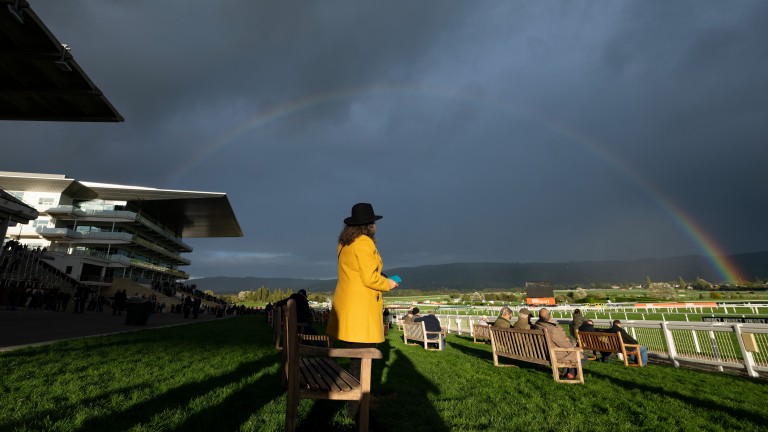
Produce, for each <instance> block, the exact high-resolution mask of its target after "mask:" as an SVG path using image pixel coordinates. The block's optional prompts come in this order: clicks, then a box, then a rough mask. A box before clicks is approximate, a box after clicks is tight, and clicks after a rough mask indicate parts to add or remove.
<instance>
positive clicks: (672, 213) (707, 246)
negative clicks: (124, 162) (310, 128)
mask: <svg viewBox="0 0 768 432" xmlns="http://www.w3.org/2000/svg"><path fill="white" fill-rule="evenodd" d="M386 94H397V95H401V94H407V95H418V96H428V97H437V98H442V99H450V100H454V101H459V102H466V103H470V104H480V105H486V106H492V107H493V108H496V109H499V110H503V111H506V112H510V113H513V114H515V115H518V116H521V117H525V118H526V119H529V120H531V121H533V122H535V123H537V124H540V125H542V126H544V127H546V128H548V129H551V130H554V131H556V132H558V133H560V134H562V135H563V136H566V137H568V138H569V139H570V140H571V141H573V142H574V143H576V144H578V145H579V146H581V147H582V148H584V149H586V150H587V151H589V152H590V153H592V154H593V155H595V156H596V157H598V158H599V159H600V160H602V161H603V162H605V163H606V164H607V165H609V166H611V167H612V168H614V169H615V170H616V171H617V172H619V173H620V174H623V175H624V176H626V177H627V178H628V179H629V180H630V181H632V182H633V183H634V184H635V185H636V186H637V187H638V188H639V189H641V190H642V191H644V192H645V193H646V194H648V195H649V196H650V197H651V199H652V200H653V201H654V202H655V203H656V204H657V205H658V206H659V208H660V209H662V211H664V212H665V213H666V214H667V215H668V216H669V217H670V218H671V219H672V220H673V221H674V222H675V224H676V225H677V226H678V227H679V228H680V229H681V230H682V232H684V233H685V234H686V236H687V237H688V238H690V239H691V241H692V242H693V243H694V244H695V245H696V246H697V248H698V249H699V250H701V251H702V253H703V254H704V256H705V257H706V258H707V259H708V260H709V261H710V262H711V264H712V266H713V268H714V269H715V270H716V271H717V273H718V274H719V275H720V277H721V278H722V281H724V282H739V281H743V280H745V278H744V277H743V276H742V274H741V272H740V270H739V268H738V267H737V266H736V265H735V264H734V263H733V262H732V261H731V260H730V259H729V258H728V256H727V255H726V254H725V253H724V251H723V250H722V248H721V247H720V246H719V245H718V244H717V242H716V241H715V239H714V238H713V237H712V236H711V235H709V234H708V233H707V232H706V231H705V230H704V228H703V227H702V226H701V225H700V224H699V223H698V222H697V221H696V220H695V219H694V217H693V216H691V215H690V214H688V213H687V212H686V211H685V209H683V208H682V207H681V206H679V205H678V204H676V203H675V202H674V200H672V198H671V197H669V196H668V195H667V194H666V193H665V192H664V191H662V190H660V189H659V188H658V187H656V186H654V185H653V184H652V183H651V182H649V181H648V180H647V179H646V178H645V177H643V176H642V175H641V174H640V173H639V172H638V171H637V170H636V169H634V168H633V167H631V166H630V165H628V164H627V163H626V162H624V161H623V160H621V159H620V158H618V157H617V156H616V155H615V154H613V153H612V152H610V151H609V150H608V149H606V148H605V147H604V146H603V145H601V144H600V143H599V142H598V141H597V140H595V139H592V138H591V137H589V136H587V135H586V134H584V133H583V132H581V131H579V130H577V129H575V128H573V127H571V126H568V125H565V124H563V123H561V122H558V121H556V120H553V119H549V118H545V117H542V116H541V115H536V114H535V113H533V112H531V111H528V110H525V109H522V108H521V107H518V106H514V105H513V104H511V103H508V102H505V103H500V102H497V101H494V100H489V99H487V98H482V97H478V96H477V95H467V94H461V93H456V92H455V91H441V90H435V89H425V88H418V87H412V86H376V87H361V88H349V89H343V90H339V91H334V92H327V93H318V94H314V95H310V96H307V97H304V98H299V99H296V100H292V101H288V102H286V103H284V104H280V105H277V106H274V107H271V108H270V109H267V110H264V111H261V112H259V113H257V114H255V115H254V116H252V117H250V118H248V119H246V120H245V121H242V122H240V123H238V124H236V125H234V126H233V127H231V128H230V129H229V130H228V131H226V133H224V134H222V135H221V136H220V137H219V138H218V139H216V140H215V141H213V142H211V143H210V144H209V145H208V146H206V148H205V149H204V150H203V151H201V152H199V153H197V154H196V155H195V154H192V155H190V157H189V158H188V159H187V160H185V161H182V162H181V163H180V164H178V165H177V167H176V169H175V170H171V171H170V174H169V178H168V183H169V184H174V183H176V182H178V181H179V179H181V178H184V177H185V176H186V175H187V174H188V173H191V172H193V171H194V169H195V168H197V167H198V166H200V165H201V164H203V163H204V162H205V161H206V160H208V159H209V158H210V157H211V156H213V155H215V154H216V153H218V152H220V151H222V150H223V149H225V148H226V147H229V146H231V145H233V144H234V143H236V142H238V140H239V138H241V137H243V136H244V135H246V134H247V133H249V132H251V131H253V130H255V129H258V128H261V127H263V126H264V125H266V124H268V123H270V122H274V121H276V120H279V119H282V118H285V117H288V116H291V115H295V114H297V113H299V112H301V111H303V110H306V109H309V108H312V107H315V106H318V105H322V104H327V103H331V102H334V101H339V100H344V99H350V98H360V97H368V96H374V95H386Z"/></svg>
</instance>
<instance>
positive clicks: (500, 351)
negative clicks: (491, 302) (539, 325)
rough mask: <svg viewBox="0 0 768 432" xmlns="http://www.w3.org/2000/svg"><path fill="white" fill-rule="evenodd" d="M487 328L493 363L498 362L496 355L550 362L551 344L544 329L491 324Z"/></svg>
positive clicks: (540, 362)
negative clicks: (501, 326) (494, 325)
mask: <svg viewBox="0 0 768 432" xmlns="http://www.w3.org/2000/svg"><path fill="white" fill-rule="evenodd" d="M488 330H489V332H490V334H491V346H492V348H493V355H494V362H495V363H498V359H497V356H502V357H507V358H511V359H513V360H522V361H527V362H530V363H536V364H542V365H549V364H551V362H550V358H551V357H550V356H551V352H552V351H551V350H552V344H551V342H550V340H549V335H548V334H547V332H546V331H544V330H538V329H533V330H524V329H516V328H498V327H493V326H490V327H489V328H488Z"/></svg>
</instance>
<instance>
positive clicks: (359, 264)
mask: <svg viewBox="0 0 768 432" xmlns="http://www.w3.org/2000/svg"><path fill="white" fill-rule="evenodd" d="M337 251H338V252H339V264H338V267H339V280H338V282H337V283H336V292H335V293H334V295H333V308H332V309H331V316H330V317H329V318H328V328H327V329H326V332H327V333H328V335H329V336H332V337H334V338H336V339H339V340H342V341H346V342H359V343H379V342H384V323H383V311H384V299H383V295H382V292H384V291H389V290H390V288H389V281H388V280H387V278H385V277H384V276H382V275H381V269H382V268H383V265H384V264H383V263H382V261H381V257H380V256H379V251H378V250H376V245H375V244H374V242H373V240H371V238H370V237H368V236H365V235H361V236H359V237H357V238H356V239H355V241H353V242H352V244H350V245H348V246H344V247H343V248H342V247H341V245H339V246H338V249H337Z"/></svg>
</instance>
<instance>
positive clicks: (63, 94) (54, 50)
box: [0, 0, 123, 122]
mask: <svg viewBox="0 0 768 432" xmlns="http://www.w3.org/2000/svg"><path fill="white" fill-rule="evenodd" d="M0 119H4V120H54V121H93V122H119V121H123V117H122V116H121V115H120V114H119V113H118V112H117V110H115V108H114V107H113V106H112V104H110V103H109V101H108V100H107V98H106V97H105V96H104V95H103V94H102V93H101V90H99V89H98V88H96V86H95V85H94V84H93V82H91V80H90V79H89V78H88V76H87V75H86V74H85V72H83V71H82V69H80V66H78V64H77V62H75V60H74V58H72V55H71V54H70V53H69V50H68V49H67V47H66V46H64V45H62V44H61V43H60V42H59V41H58V40H57V39H56V37H55V36H54V35H53V34H52V33H51V32H50V30H48V28H47V27H46V26H45V24H43V22H42V21H41V20H40V18H39V17H38V16H37V15H36V14H35V13H34V12H33V11H32V9H31V8H30V7H29V3H28V2H27V1H26V0H0Z"/></svg>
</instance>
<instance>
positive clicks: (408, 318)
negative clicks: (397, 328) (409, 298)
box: [403, 307, 419, 324]
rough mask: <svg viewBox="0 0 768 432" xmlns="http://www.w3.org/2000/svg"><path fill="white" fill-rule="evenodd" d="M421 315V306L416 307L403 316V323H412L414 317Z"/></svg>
mask: <svg viewBox="0 0 768 432" xmlns="http://www.w3.org/2000/svg"><path fill="white" fill-rule="evenodd" d="M418 316H419V308H417V307H415V308H413V310H411V311H410V312H408V313H407V314H405V316H404V317H403V323H405V324H407V323H412V322H413V319H414V318H416V317H418Z"/></svg>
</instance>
